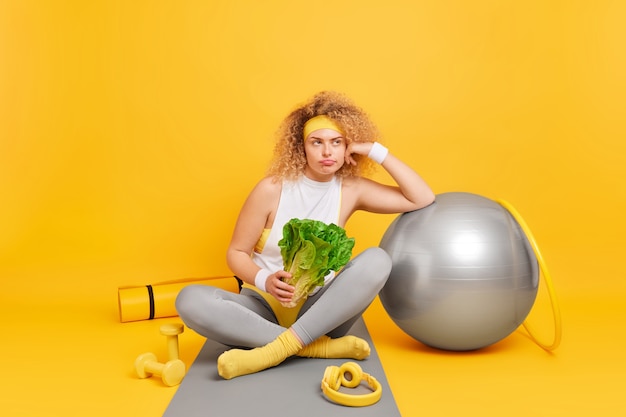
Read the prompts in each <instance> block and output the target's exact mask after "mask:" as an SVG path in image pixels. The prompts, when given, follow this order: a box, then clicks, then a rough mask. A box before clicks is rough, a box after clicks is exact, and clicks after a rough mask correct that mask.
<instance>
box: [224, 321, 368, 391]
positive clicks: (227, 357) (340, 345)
mask: <svg viewBox="0 0 626 417" xmlns="http://www.w3.org/2000/svg"><path fill="white" fill-rule="evenodd" d="M369 354H370V346H369V344H368V343H367V342H366V341H365V340H363V339H361V338H358V337H356V336H343V337H339V338H337V339H331V338H330V337H328V336H321V337H320V338H318V339H317V340H315V341H314V342H313V343H311V344H309V345H307V346H304V347H302V344H301V343H300V341H299V340H298V338H297V337H296V336H294V334H293V333H292V332H291V331H290V330H287V331H285V332H283V333H281V335H280V336H278V337H277V338H276V340H274V341H273V342H270V343H268V344H267V345H265V346H263V347H258V348H255V349H250V350H244V349H230V350H227V351H226V352H224V353H222V354H221V355H220V356H219V358H217V372H218V373H219V374H220V376H221V377H222V378H224V379H232V378H235V377H237V376H242V375H248V374H252V373H255V372H259V371H262V370H264V369H267V368H271V367H273V366H276V365H278V364H280V363H281V362H282V361H284V360H285V359H287V358H288V357H290V356H292V355H298V356H303V357H308V358H324V359H359V360H361V359H365V358H367V357H368V356H369Z"/></svg>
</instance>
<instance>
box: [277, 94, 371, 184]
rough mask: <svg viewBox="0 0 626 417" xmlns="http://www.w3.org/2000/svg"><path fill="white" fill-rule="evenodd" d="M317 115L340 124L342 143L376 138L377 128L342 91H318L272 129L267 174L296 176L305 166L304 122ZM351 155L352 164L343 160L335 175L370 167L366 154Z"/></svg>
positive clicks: (348, 174) (355, 173)
mask: <svg viewBox="0 0 626 417" xmlns="http://www.w3.org/2000/svg"><path fill="white" fill-rule="evenodd" d="M319 115H325V116H327V117H328V118H330V119H332V120H334V121H335V122H336V123H337V124H339V126H341V128H342V129H343V133H344V136H345V138H346V142H347V143H346V145H348V144H350V143H351V142H374V141H376V140H379V134H378V129H377V128H376V126H375V125H374V123H373V122H372V121H371V120H370V118H369V116H368V115H367V114H366V113H365V112H364V111H363V110H362V109H361V108H359V107H357V106H356V105H354V104H353V103H352V101H351V100H350V99H348V98H347V97H346V96H345V95H343V94H340V93H337V92H334V91H322V92H320V93H318V94H316V95H315V96H313V98H311V99H310V100H309V101H307V102H305V103H304V104H302V105H300V106H299V107H297V108H296V109H295V110H293V111H292V112H291V113H290V114H289V115H288V116H287V117H286V118H285V119H284V120H283V122H282V123H281V124H280V126H279V128H278V131H277V132H276V139H277V141H276V145H275V147H274V158H273V160H272V164H271V165H270V168H269V170H268V175H270V176H274V177H275V178H276V179H296V178H297V177H298V176H300V175H301V174H302V173H303V172H304V169H305V167H306V155H305V153H304V137H303V135H304V133H303V132H304V124H305V123H306V121H307V120H309V119H311V118H313V117H315V116H319ZM352 157H353V158H354V159H355V160H356V162H357V164H356V166H355V165H350V164H344V165H343V166H342V167H341V168H340V169H339V171H337V173H336V175H337V176H339V177H353V176H361V175H364V174H366V173H369V172H370V171H372V170H373V168H374V166H375V164H374V163H373V162H372V161H371V160H370V159H369V158H368V157H367V156H365V155H352Z"/></svg>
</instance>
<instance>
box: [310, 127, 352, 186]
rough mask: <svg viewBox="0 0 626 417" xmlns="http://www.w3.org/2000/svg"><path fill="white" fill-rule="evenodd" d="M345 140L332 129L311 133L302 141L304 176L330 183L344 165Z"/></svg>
mask: <svg viewBox="0 0 626 417" xmlns="http://www.w3.org/2000/svg"><path fill="white" fill-rule="evenodd" d="M346 145H347V144H346V139H345V138H344V137H343V136H342V135H341V133H339V132H337V131H335V130H332V129H319V130H315V131H313V132H311V133H310V134H309V136H307V137H306V139H305V140H304V152H305V154H306V168H305V170H304V174H305V175H306V176H307V177H309V178H310V179H312V180H315V181H330V180H331V179H332V177H333V176H334V175H335V173H336V172H337V171H339V169H340V168H341V167H342V166H343V164H344V163H345V153H346Z"/></svg>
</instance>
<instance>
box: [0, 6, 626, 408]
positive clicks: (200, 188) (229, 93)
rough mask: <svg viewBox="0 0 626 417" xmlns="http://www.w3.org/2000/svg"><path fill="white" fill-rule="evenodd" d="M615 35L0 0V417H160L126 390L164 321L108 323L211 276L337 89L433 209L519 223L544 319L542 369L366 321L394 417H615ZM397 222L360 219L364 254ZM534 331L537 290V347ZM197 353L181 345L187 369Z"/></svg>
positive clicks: (549, 10) (618, 342)
mask: <svg viewBox="0 0 626 417" xmlns="http://www.w3.org/2000/svg"><path fill="white" fill-rule="evenodd" d="M625 19H626V3H624V2H621V1H617V0H616V1H608V0H607V1H593V2H592V1H540V0H536V1H535V0H533V1H525V2H522V1H513V0H511V1H495V0H494V1H486V0H480V1H461V0H459V1H453V0H443V1H435V0H433V1H416V0H411V1H408V0H407V1H390V2H374V1H363V0H358V1H357V0H355V1H337V0H333V1H327V0H320V1H317V2H297V1H282V0H281V1H241V0H239V1H237V0H229V1H215V0H213V1H184V2H176V1H169V0H168V1H154V0H151V1H145V0H142V1H140V0H137V1H79V0H77V1H69V0H67V1H61V0H59V1H18V0H4V1H1V2H0V279H1V288H0V313H1V317H2V321H3V326H2V327H3V330H2V344H1V347H0V356H1V357H2V358H3V363H4V370H3V371H2V378H1V381H2V382H0V414H2V415H20V416H21V415H24V416H27V415H28V416H32V415H59V416H61V415H63V416H67V415H94V416H95V415H107V416H108V415H113V414H115V415H120V416H121V415H133V416H138V415H146V416H148V415H150V416H152V415H160V414H161V413H162V412H163V410H164V409H165V407H166V406H167V404H168V403H169V401H170V399H171V397H172V395H174V392H175V388H166V387H163V386H162V385H161V384H159V382H158V381H154V380H137V379H136V378H135V377H134V376H133V374H132V368H131V367H132V362H133V360H134V358H135V356H137V355H138V354H139V353H141V352H143V351H145V350H152V351H155V352H158V353H159V354H161V355H162V354H164V352H165V343H164V341H163V340H162V336H160V335H159V334H158V326H159V325H160V324H162V323H163V322H167V320H170V321H172V320H174V321H175V319H164V320H156V321H146V322H136V323H125V324H121V323H119V321H118V318H117V298H116V290H117V287H118V286H121V285H130V284H147V283H153V282H158V281H163V280H169V279H175V278H183V277H206V276H220V275H228V274H229V273H230V271H229V270H228V268H227V266H226V264H225V261H224V252H225V249H226V245H227V243H228V240H229V237H230V231H231V229H232V227H233V224H234V221H235V218H236V214H237V212H238V209H239V207H240V206H241V204H242V202H243V200H244V199H245V197H246V195H247V193H248V191H249V190H250V189H251V187H252V186H253V185H254V184H255V182H256V181H257V180H258V179H259V178H260V177H261V176H262V175H263V174H264V171H265V169H266V166H267V163H268V161H269V158H270V156H271V148H272V146H273V136H272V135H273V132H274V130H275V128H276V126H277V125H278V123H279V122H280V120H281V119H282V118H283V117H284V116H285V115H286V114H287V112H288V111H290V110H291V109H292V107H293V106H294V105H295V104H297V103H299V102H301V101H303V100H305V99H307V98H308V97H310V96H311V95H312V94H314V93H315V92H317V91H320V90H324V89H334V90H339V91H342V92H345V93H346V94H348V95H349V96H351V97H352V98H353V99H354V100H355V101H356V102H357V103H358V104H359V105H361V106H362V107H364V108H365V109H366V110H367V111H368V112H369V113H370V114H371V115H372V117H373V119H374V120H375V121H376V122H377V123H378V125H379V127H380V129H381V131H382V132H383V135H384V137H383V138H382V139H383V140H384V142H385V143H386V145H388V147H389V148H390V149H391V151H392V152H394V153H396V154H397V155H399V156H401V157H402V158H403V159H404V160H405V161H407V162H408V163H409V164H411V165H412V166H413V167H415V168H416V170H418V172H420V173H421V174H422V175H423V176H424V177H425V178H426V179H427V180H428V181H429V183H430V184H431V185H432V187H433V189H434V190H435V192H437V193H443V192H448V191H466V192H473V193H477V194H481V195H484V196H486V197H490V198H503V199H506V200H507V201H509V202H510V203H511V204H513V205H514V206H515V207H516V208H517V210H518V211H519V212H520V213H521V214H522V215H523V216H524V218H525V220H526V222H527V223H528V224H529V225H530V227H531V229H532V230H533V233H534V235H535V237H536V238H537V241H538V243H539V245H540V247H541V249H542V252H543V254H544V257H545V258H546V261H547V262H548V266H549V267H550V270H551V272H552V275H553V276H554V279H555V285H556V289H557V292H558V294H559V299H560V302H561V308H562V312H563V320H564V326H565V327H564V333H563V343H562V346H561V347H560V348H559V349H558V350H557V351H556V352H554V354H546V353H544V352H543V351H541V350H540V349H539V348H537V347H536V346H535V345H533V344H532V342H531V341H530V340H529V339H528V338H527V337H526V336H525V333H523V332H522V331H518V332H515V333H514V334H513V335H511V336H510V337H508V338H507V339H505V340H504V341H502V342H500V343H498V344H496V345H494V346H492V347H490V348H488V349H484V350H481V351H479V352H474V353H470V354H450V353H443V352H439V351H434V350H430V349H427V348H424V347H423V346H421V345H420V344H418V343H417V342H415V341H413V340H412V339H410V338H409V337H407V336H406V335H404V334H403V333H402V332H401V331H400V330H399V329H397V327H395V326H394V325H393V323H391V322H390V321H389V319H388V317H387V316H386V314H385V313H384V310H382V308H381V306H380V304H379V303H378V302H376V303H375V304H374V305H373V306H372V308H371V309H370V310H369V311H368V312H367V314H366V320H367V323H368V326H369V327H370V330H371V332H372V334H373V337H374V340H375V342H376V346H377V348H378V349H379V353H380V355H381V359H382V361H383V365H384V367H385V370H386V373H387V376H388V378H389V381H390V384H391V387H392V389H393V393H394V396H395V398H396V402H397V403H398V406H399V408H400V411H401V412H402V415H403V416H417V415H425V414H426V413H428V414H429V415H451V413H455V412H456V413H460V412H463V413H464V414H466V415H477V414H481V415H503V414H508V415H511V414H515V413H526V414H533V415H545V416H553V415H567V416H571V415H575V414H577V413H580V415H589V414H591V413H594V415H595V414H597V415H622V413H623V412H624V411H625V410H626V404H625V402H624V400H623V393H622V392H621V390H620V389H619V385H620V384H621V385H623V378H624V374H625V372H626V365H625V363H626V361H624V357H623V353H622V352H623V348H622V346H623V343H624V341H625V337H624V336H623V332H624V320H625V319H626V311H625V307H624V304H625V303H624V296H625V295H626V285H625V284H624V279H623V278H624V276H623V268H622V267H621V262H620V260H622V259H623V252H624V249H626V248H625V247H626V244H625V243H624V232H625V230H624V222H623V220H622V214H623V213H624V212H625V210H626V187H625V186H624V184H623V180H624V178H625V177H626V163H625V162H626V157H625V155H626V128H625V127H624V126H625V124H624V116H625V111H624V104H623V101H624V97H625V96H626V75H625V74H626V25H624V21H625ZM377 176H378V178H379V179H380V180H382V181H387V180H388V178H387V177H386V176H385V175H384V174H382V173H379V174H377ZM392 219H393V216H374V215H369V214H362V213H360V214H357V215H356V216H355V217H354V218H353V219H352V220H351V221H350V223H349V224H348V226H347V228H348V229H349V233H350V234H351V235H354V236H355V237H356V238H357V242H358V244H357V248H356V249H357V251H360V250H362V249H363V248H365V247H367V246H371V245H376V244H377V243H378V242H379V240H380V237H381V236H382V234H383V232H384V231H385V229H386V227H387V225H388V224H389V223H390V222H391V220H392ZM549 315H550V311H549V308H548V306H547V302H546V298H545V288H543V289H542V292H541V293H540V297H539V300H538V302H537V308H536V309H535V310H534V311H533V313H532V314H531V317H530V319H532V320H533V321H534V324H535V326H536V327H538V331H539V332H540V333H542V334H541V336H543V337H545V338H547V339H549V338H550V334H551V330H552V329H551V327H550V316H549ZM201 344H202V340H201V338H199V337H198V336H196V335H194V334H192V333H191V332H189V331H188V332H185V333H184V334H183V335H182V336H181V351H182V355H183V359H184V360H185V361H186V363H187V364H188V365H190V364H191V363H192V362H193V358H194V356H195V354H196V353H197V351H198V350H199V348H200V347H201ZM7 367H8V368H7ZM234 398H235V396H233V399H234ZM598 413H599V414H598Z"/></svg>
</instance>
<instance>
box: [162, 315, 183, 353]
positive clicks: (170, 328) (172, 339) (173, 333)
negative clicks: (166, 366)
mask: <svg viewBox="0 0 626 417" xmlns="http://www.w3.org/2000/svg"><path fill="white" fill-rule="evenodd" d="M184 330H185V328H184V326H183V325H182V324H181V323H168V324H164V325H162V326H161V334H162V335H163V336H165V337H166V338H167V351H168V354H169V359H170V360H171V361H173V360H175V359H179V357H178V335H179V334H181V333H182V332H183V331H184Z"/></svg>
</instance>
